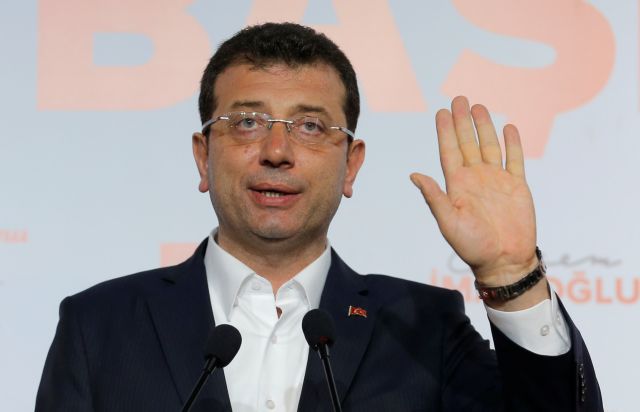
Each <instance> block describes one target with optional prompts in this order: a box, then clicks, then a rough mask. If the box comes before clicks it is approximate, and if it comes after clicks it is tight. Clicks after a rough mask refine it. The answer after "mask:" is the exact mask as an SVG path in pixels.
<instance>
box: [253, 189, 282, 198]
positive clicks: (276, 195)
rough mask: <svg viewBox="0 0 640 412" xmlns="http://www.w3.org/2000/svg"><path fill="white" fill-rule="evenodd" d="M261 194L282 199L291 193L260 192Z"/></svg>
mask: <svg viewBox="0 0 640 412" xmlns="http://www.w3.org/2000/svg"><path fill="white" fill-rule="evenodd" d="M258 192H259V193H261V194H262V195H263V196H266V197H282V196H286V195H288V194H289V193H284V192H277V191H275V190H258Z"/></svg>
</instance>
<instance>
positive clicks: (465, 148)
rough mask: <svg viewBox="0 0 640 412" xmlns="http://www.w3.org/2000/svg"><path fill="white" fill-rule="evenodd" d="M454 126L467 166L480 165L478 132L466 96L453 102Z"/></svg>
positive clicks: (459, 97)
mask: <svg viewBox="0 0 640 412" xmlns="http://www.w3.org/2000/svg"><path fill="white" fill-rule="evenodd" d="M451 113H452V115H453V124H454V126H455V128H456V136H457V138H458V145H459V146H460V151H461V152H462V158H463V159H464V164H465V166H468V165H472V164H476V163H480V162H481V161H482V156H481V155H480V149H479V148H478V141H477V140H476V132H475V128H474V127H473V121H472V120H471V112H470V110H469V101H468V100H467V98H466V97H464V96H458V97H456V98H454V99H453V101H452V102H451Z"/></svg>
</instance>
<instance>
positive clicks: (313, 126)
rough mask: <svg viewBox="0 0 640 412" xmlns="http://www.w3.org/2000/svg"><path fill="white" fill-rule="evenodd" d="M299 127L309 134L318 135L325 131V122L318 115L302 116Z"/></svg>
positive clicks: (301, 130)
mask: <svg viewBox="0 0 640 412" xmlns="http://www.w3.org/2000/svg"><path fill="white" fill-rule="evenodd" d="M298 129H299V130H300V132H302V133H304V134H306V135H309V136H318V135H321V134H324V132H325V127H324V123H322V120H320V119H319V118H317V117H303V118H301V119H300V120H299V121H298Z"/></svg>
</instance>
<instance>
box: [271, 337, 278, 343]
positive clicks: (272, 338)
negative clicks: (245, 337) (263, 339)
mask: <svg viewBox="0 0 640 412" xmlns="http://www.w3.org/2000/svg"><path fill="white" fill-rule="evenodd" d="M271 343H278V337H277V336H276V335H273V336H272V337H271Z"/></svg>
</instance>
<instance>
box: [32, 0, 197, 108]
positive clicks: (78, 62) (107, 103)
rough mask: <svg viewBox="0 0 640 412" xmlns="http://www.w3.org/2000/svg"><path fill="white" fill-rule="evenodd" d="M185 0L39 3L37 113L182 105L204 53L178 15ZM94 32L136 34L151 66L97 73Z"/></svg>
mask: <svg viewBox="0 0 640 412" xmlns="http://www.w3.org/2000/svg"><path fill="white" fill-rule="evenodd" d="M191 2H192V0H155V1H153V2H149V1H147V0H109V1H100V0H40V3H39V33H38V108H39V109H43V110H136V109H157V108H161V107H166V106H170V105H173V104H175V103H178V102H180V101H181V100H184V99H187V98H189V97H190V96H192V95H193V93H194V91H195V90H196V89H197V87H198V80H199V78H200V75H201V71H202V69H203V68H204V65H205V64H206V62H207V59H208V57H209V53H210V46H209V39H208V37H207V33H206V32H205V31H204V29H203V28H202V27H201V26H200V25H199V24H198V22H197V20H196V19H195V18H193V16H191V15H189V14H188V13H187V12H186V10H185V8H186V7H187V6H188V5H189V4H190V3H191ZM96 33H136V34H143V35H145V36H147V37H148V38H150V39H151V40H152V42H153V46H154V50H153V54H152V57H151V59H150V60H149V61H148V62H146V63H145V64H141V65H137V66H131V67H126V66H106V67H102V66H97V65H95V64H94V62H93V38H94V35H95V34H96Z"/></svg>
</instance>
